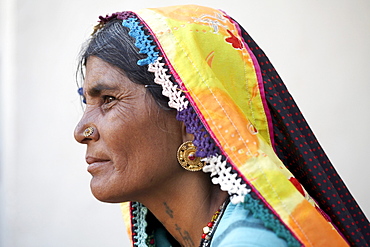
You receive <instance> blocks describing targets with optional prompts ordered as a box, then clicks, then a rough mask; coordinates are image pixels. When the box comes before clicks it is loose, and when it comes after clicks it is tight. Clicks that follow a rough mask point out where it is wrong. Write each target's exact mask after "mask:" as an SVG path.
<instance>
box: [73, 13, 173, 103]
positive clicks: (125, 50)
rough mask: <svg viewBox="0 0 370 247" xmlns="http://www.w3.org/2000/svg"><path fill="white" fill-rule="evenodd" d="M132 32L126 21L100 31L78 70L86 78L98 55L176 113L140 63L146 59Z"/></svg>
mask: <svg viewBox="0 0 370 247" xmlns="http://www.w3.org/2000/svg"><path fill="white" fill-rule="evenodd" d="M129 31H130V30H129V29H128V28H127V27H124V26H123V25H122V20H119V19H114V20H111V21H109V22H108V23H106V24H105V25H104V27H102V28H101V29H99V30H98V31H97V32H96V33H95V34H93V35H92V36H91V38H90V39H89V40H88V41H87V44H86V45H85V47H84V48H83V49H82V51H81V55H80V61H79V68H78V71H79V73H81V76H82V78H84V72H83V68H84V66H85V65H86V60H87V59H88V58H89V57H90V56H96V57H99V58H100V59H102V60H104V61H105V62H107V63H109V64H111V65H113V66H115V67H117V68H118V69H120V71H121V72H123V73H124V74H125V75H126V76H127V77H128V78H129V79H130V80H131V81H132V82H134V83H136V84H140V85H147V86H146V87H147V90H148V91H149V92H150V93H151V95H152V96H153V98H154V100H155V101H156V102H157V104H158V105H159V106H160V107H161V108H163V109H164V110H172V108H170V107H169V106H168V100H169V99H168V98H167V97H165V96H163V95H162V87H161V86H160V85H158V84H156V83H154V73H152V72H149V71H148V66H140V65H138V64H137V61H139V60H140V59H143V58H146V56H147V55H145V54H140V53H139V49H138V48H137V47H136V46H135V38H133V37H131V36H130V35H129Z"/></svg>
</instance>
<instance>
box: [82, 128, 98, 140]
mask: <svg viewBox="0 0 370 247" xmlns="http://www.w3.org/2000/svg"><path fill="white" fill-rule="evenodd" d="M94 131H95V129H94V128H93V127H91V126H89V127H87V128H86V129H85V130H84V132H83V135H84V137H89V136H91V135H92V134H94Z"/></svg>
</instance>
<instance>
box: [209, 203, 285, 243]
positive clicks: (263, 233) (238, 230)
mask: <svg viewBox="0 0 370 247" xmlns="http://www.w3.org/2000/svg"><path fill="white" fill-rule="evenodd" d="M221 246H222V247H271V246H274V247H287V246H288V244H287V243H286V241H285V240H284V239H281V238H279V237H278V236H277V235H276V234H275V233H274V232H273V231H271V230H269V229H267V228H266V227H265V226H264V224H263V222H262V221H261V220H259V219H256V218H254V217H253V215H252V213H251V212H250V211H249V210H248V209H245V208H244V204H243V203H238V204H235V205H234V204H232V203H229V205H228V206H227V207H226V209H225V212H224V214H223V216H222V218H221V219H220V222H219V224H218V227H217V229H216V231H215V233H214V235H213V238H212V242H211V247H221Z"/></svg>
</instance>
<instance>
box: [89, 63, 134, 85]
mask: <svg viewBox="0 0 370 247" xmlns="http://www.w3.org/2000/svg"><path fill="white" fill-rule="evenodd" d="M130 86H134V83H133V82H132V81H131V80H130V79H128V77H127V76H126V75H125V74H124V73H123V72H122V71H120V70H119V69H118V68H117V67H115V66H113V65H111V64H109V63H107V62H105V61H104V60H102V59H100V58H98V57H95V56H91V57H89V58H88V59H87V61H86V76H85V81H84V84H83V88H84V91H85V92H89V91H91V89H93V88H94V89H98V90H100V91H101V90H104V89H106V90H107V89H118V88H122V87H130Z"/></svg>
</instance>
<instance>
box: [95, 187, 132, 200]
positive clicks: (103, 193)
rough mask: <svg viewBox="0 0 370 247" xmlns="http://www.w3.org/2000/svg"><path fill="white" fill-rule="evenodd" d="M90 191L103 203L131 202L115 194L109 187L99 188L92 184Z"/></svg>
mask: <svg viewBox="0 0 370 247" xmlns="http://www.w3.org/2000/svg"><path fill="white" fill-rule="evenodd" d="M90 189H91V193H92V194H93V196H94V197H95V198H96V199H98V200H99V201H101V202H107V203H121V202H127V201H129V200H128V199H125V197H124V196H122V195H121V194H119V195H118V194H117V193H114V192H113V191H112V190H111V189H110V188H109V187H108V186H97V185H96V184H94V183H93V182H91V184H90Z"/></svg>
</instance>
